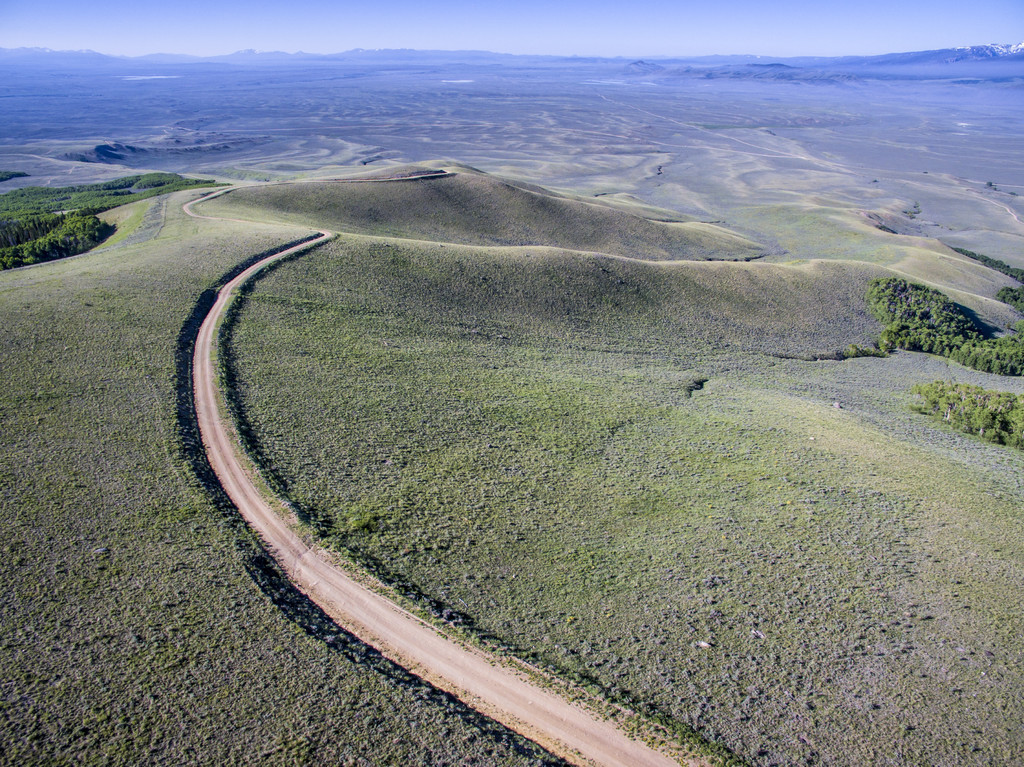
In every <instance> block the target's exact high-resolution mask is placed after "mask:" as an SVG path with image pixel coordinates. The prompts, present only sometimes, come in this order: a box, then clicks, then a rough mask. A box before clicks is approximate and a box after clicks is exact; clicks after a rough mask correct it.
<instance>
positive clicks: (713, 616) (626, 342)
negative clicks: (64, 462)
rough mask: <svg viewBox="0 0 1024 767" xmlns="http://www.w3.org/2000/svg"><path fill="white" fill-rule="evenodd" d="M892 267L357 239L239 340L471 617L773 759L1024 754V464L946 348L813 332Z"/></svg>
mask: <svg viewBox="0 0 1024 767" xmlns="http://www.w3.org/2000/svg"><path fill="white" fill-rule="evenodd" d="M877 274H878V271H877V270H876V269H875V268H873V267H867V266H856V265H850V264H841V263H838V264H835V263H834V264H822V263H812V264H808V265H802V266H781V265H762V264H680V265H669V266H666V265H663V264H660V265H659V264H651V263H641V262H637V261H631V260H623V259H614V258H603V257H598V258H595V257H591V256H585V255H577V254H571V253H564V252H559V251H552V250H530V249H527V250H513V249H478V248H477V249H474V248H457V247H453V246H450V245H445V246H438V245H426V244H420V245H417V244H410V243H408V242H405V243H403V242H398V241H374V240H369V239H366V238H358V237H347V238H343V239H342V240H341V241H338V242H335V243H332V244H331V245H329V246H327V247H324V248H321V249H318V250H317V251H316V252H313V253H310V254H309V255H306V256H303V257H301V258H299V259H296V260H294V261H292V262H290V263H287V264H284V265H282V266H280V267H279V268H276V269H275V270H274V271H273V272H272V273H271V274H270V275H268V276H266V277H265V278H263V279H261V280H259V282H258V283H257V284H256V286H255V288H254V290H253V292H252V293H251V294H250V295H249V296H248V297H247V298H246V300H245V303H244V304H243V305H242V306H241V311H240V313H239V315H238V318H237V325H236V326H235V328H234V330H233V334H232V336H231V338H230V343H229V346H228V349H227V351H228V353H229V355H230V358H231V360H232V364H233V374H234V376H235V379H236V381H237V384H238V389H237V396H238V403H239V405H240V407H241V412H242V414H243V417H244V419H245V421H246V424H247V427H248V428H249V429H251V434H252V439H253V442H254V447H255V449H256V450H257V452H258V454H259V455H260V456H261V458H262V463H263V468H264V471H265V472H266V473H267V474H268V475H270V476H271V478H272V479H273V480H274V481H275V482H276V483H277V484H278V486H279V487H281V488H283V490H284V492H285V493H286V494H287V496H288V497H289V498H290V499H291V500H292V501H293V502H294V503H295V504H296V506H297V507H298V508H299V509H300V510H302V511H303V512H304V513H307V514H309V515H310V517H311V520H312V521H313V523H314V525H315V526H316V527H318V528H319V530H320V532H321V533H322V535H323V536H324V537H325V539H326V540H327V541H328V542H329V543H331V544H332V545H334V546H336V547H338V548H340V549H342V550H344V551H347V552H349V553H351V554H352V555H354V556H355V557H356V558H357V559H360V560H361V561H363V562H364V563H366V564H367V565H368V566H370V567H371V568H373V569H375V570H376V571H377V572H378V573H380V574H381V575H383V576H384V577H385V578H386V579H388V580H389V581H391V582H392V583H394V584H396V585H397V586H398V587H399V588H400V590H403V591H404V592H405V593H407V594H409V595H410V596H411V597H413V598H416V599H420V600H421V601H422V603H423V604H424V606H425V607H427V608H428V609H432V610H434V611H435V612H436V613H437V614H438V615H440V616H442V617H444V618H447V619H448V620H451V621H452V622H454V623H458V624H461V625H463V626H468V627H469V628H470V629H471V630H473V631H476V632H478V633H479V634H480V635H481V636H482V637H485V638H489V640H490V641H492V642H494V643H496V644H498V645H500V646H506V647H509V648H512V649H513V650H514V651H515V652H517V653H520V654H522V655H524V656H526V657H529V658H532V659H534V660H535V661H536V662H538V663H540V664H542V665H544V666H547V667H550V668H552V669H554V670H556V672H557V673H559V674H562V675H564V676H566V677H570V678H574V679H577V680H579V681H581V682H583V683H584V684H587V685H588V686H590V687H591V688H592V689H594V690H597V691H599V692H600V693H601V694H603V695H605V696H607V697H609V698H611V699H615V700H619V701H623V702H626V703H629V704H631V705H634V706H636V707H637V708H639V709H640V710H643V711H645V712H647V713H648V714H650V715H655V716H659V717H662V718H664V719H665V720H666V721H667V722H669V723H670V724H671V725H672V726H674V727H676V728H678V731H679V732H680V733H681V734H682V736H684V737H685V733H687V732H690V731H696V732H697V733H699V734H700V735H701V736H703V737H706V738H709V739H711V740H713V741H715V742H716V743H719V744H722V745H724V746H725V747H727V748H728V749H730V750H732V751H733V752H735V753H736V754H738V755H739V756H740V757H743V758H745V759H748V760H750V761H752V762H754V763H765V764H767V763H814V762H818V761H821V762H826V763H834V764H866V763H878V762H884V761H887V760H895V761H902V762H910V763H918V762H927V763H935V764H964V763H969V764H997V763H1006V762H1008V761H1012V760H1013V759H1015V758H1016V755H1017V754H1019V753H1020V749H1021V747H1022V745H1024V743H1022V741H1021V735H1020V729H1019V726H1018V724H1019V722H1020V721H1021V718H1022V717H1024V706H1022V704H1021V703H1020V702H1019V701H1022V700H1024V694H1022V693H1024V678H1022V675H1021V672H1020V669H1021V668H1022V667H1024V656H1022V654H1021V651H1020V649H1019V642H1018V641H1017V639H1018V637H1017V633H1018V632H1017V631H1016V628H1015V626H1016V625H1017V624H1018V621H1017V618H1018V617H1019V616H1018V615H1017V613H1018V610H1017V606H1018V605H1019V594H1020V593H1021V589H1022V587H1024V582H1022V580H1021V576H1020V573H1021V567H1020V565H1021V562H1022V560H1024V520H1022V518H1021V515H1020V511H1019V509H1020V507H1021V504H1022V502H1024V486H1022V483H1021V480H1020V479H1019V478H1020V477H1021V476H1024V473H1022V471H1021V470H1022V469H1024V460H1022V458H1021V457H1020V456H1018V455H1016V454H1012V453H1009V451H1005V450H1003V451H1001V452H1000V449H999V448H997V447H989V446H985V445H978V444H976V443H973V442H971V441H969V439H968V438H966V437H958V436H956V435H954V434H951V433H949V432H948V431H946V430H941V429H939V430H936V429H933V428H931V427H928V426H925V425H923V422H922V421H921V420H920V419H919V416H914V415H913V414H912V413H910V411H909V408H908V407H907V405H908V404H909V401H908V399H907V397H908V395H907V394H906V393H905V389H906V388H908V387H909V385H910V384H911V383H915V382H924V381H928V380H934V379H935V378H936V377H939V376H940V375H941V374H940V373H939V372H938V371H940V370H942V369H944V368H943V367H942V365H943V363H941V362H940V361H937V360H934V359H929V358H927V357H924V356H922V355H911V354H905V353H904V354H900V355H897V356H895V357H893V358H889V359H884V360H883V359H875V358H862V359H855V360H850V361H847V362H809V361H802V360H800V359H794V358H795V357H806V358H808V359H813V358H819V357H827V356H829V355H831V354H833V353H834V352H836V351H839V350H842V349H843V348H845V347H846V346H847V345H848V344H850V343H868V342H869V340H870V339H871V337H872V336H873V335H874V334H877V332H878V331H879V330H880V326H879V325H878V324H877V323H876V322H875V321H873V320H872V319H871V318H870V317H869V316H868V315H867V313H866V306H865V305H864V301H863V295H864V291H865V290H866V287H867V283H868V281H869V280H870V279H871V278H872V277H873V276H876V275H877ZM956 375H958V376H964V377H968V378H971V380H986V377H985V376H984V375H983V374H980V373H972V372H969V371H962V372H957V373H956ZM972 377H973V378H972ZM705 379H706V382H705ZM701 382H703V383H701ZM698 383H700V387H701V388H698ZM833 401H838V402H840V403H841V405H842V408H841V409H837V408H835V407H833V406H832V403H833ZM894 755H895V756H894Z"/></svg>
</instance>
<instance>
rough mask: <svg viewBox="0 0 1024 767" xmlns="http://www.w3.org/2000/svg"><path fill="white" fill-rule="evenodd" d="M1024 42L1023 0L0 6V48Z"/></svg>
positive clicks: (121, 51)
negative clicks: (634, 5)
mask: <svg viewBox="0 0 1024 767" xmlns="http://www.w3.org/2000/svg"><path fill="white" fill-rule="evenodd" d="M41 20H45V24H43V23H40V21H41ZM1021 40H1024V4H1021V3H1019V2H1016V0H979V1H978V2H976V3H972V4H970V5H966V4H963V3H959V2H954V0H938V1H937V2H926V1H925V0H908V2H905V3H902V4H900V5H899V6H892V5H891V4H889V3H886V2H881V0H866V2H863V3H859V4H857V5H856V6H844V7H840V8H836V7H833V6H824V5H822V4H819V3H813V2H809V0H783V2H780V3H778V4H774V5H771V6H766V5H763V4H759V3H754V2H753V1H752V0H733V1H732V2H726V3H719V4H717V5H714V6H713V7H708V6H705V5H702V6H699V7H687V6H684V5H680V4H676V3H671V2H668V1H667V0H654V2H652V3H648V4H647V5H645V6H644V7H643V8H642V9H640V10H634V9H631V8H627V7H624V6H621V5H618V4H613V3H610V2H586V3H584V2H582V0H570V1H569V2H565V3H562V4H559V5H558V6H552V5H551V4H549V3H542V2H540V1H539V0H525V2H524V3H522V4H518V5H516V6H514V7H513V6H495V7H491V6H479V5H477V4H473V3H470V2H467V1H466V0H448V2H445V3H443V4H430V5H425V4H418V3H413V2H412V1H411V0H383V2H380V3H377V4H374V5H373V6H372V7H365V6H360V7H351V8H349V7H344V6H341V7H339V6H337V5H334V4H330V3H326V2H324V0H305V1H304V2H298V3H291V4H287V5H279V4H271V3H267V2H256V3H247V4H245V5H242V4H240V3H236V2H230V1H229V2H225V3H221V4H218V5H217V6H214V7H211V6H208V5H206V4H204V3H201V2H199V0H182V2H179V3H178V4H176V5H175V12H174V13H173V14H171V15H168V14H166V13H164V12H163V11H162V10H151V9H150V8H148V7H145V6H141V7H140V6H138V5H137V4H129V3H127V2H125V0H97V1H96V2H94V3H91V4H90V5H89V6H88V7H83V6H80V5H79V4H75V3H72V2H70V0H38V2H35V1H34V2H31V3H30V2H28V0H10V1H9V2H7V3H5V4H4V7H3V8H0V47H3V48H21V47H27V48H49V49H51V50H71V51H74V50H91V51H95V52H98V53H103V54H105V55H110V56H133V57H134V56H144V55H151V54H179V55H191V56H200V57H209V56H221V55H229V54H231V53H234V52H237V51H240V50H259V51H280V52H284V53H296V52H305V53H313V54H316V55H331V54H333V53H341V52H346V51H350V50H354V49H364V50H382V49H412V50H440V51H470V50H472V51H487V52H493V53H499V54H513V55H551V56H581V57H592V56H593V57H607V58H618V57H627V58H628V57H649V58H656V57H657V58H667V57H697V56H708V55H747V56H769V57H792V56H847V55H853V56H871V55H880V54H886V53H899V52H906V51H921V50H935V49H942V48H954V47H959V46H968V45H986V44H993V43H995V44H1016V43H1018V42H1020V41H1021Z"/></svg>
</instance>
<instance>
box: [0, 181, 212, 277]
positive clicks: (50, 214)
mask: <svg viewBox="0 0 1024 767" xmlns="http://www.w3.org/2000/svg"><path fill="white" fill-rule="evenodd" d="M21 175H25V174H21ZM0 180H4V179H2V178H0ZM215 185H216V184H215V182H213V181H209V180H205V179H191V178H183V177H182V176H179V175H177V174H175V173H147V174H145V175H142V176H128V177H126V178H120V179H116V180H114V181H106V182H104V183H101V184H87V185H83V186H67V187H56V188H50V187H41V186H32V187H25V188H24V189H15V190H12V191H10V192H7V193H6V194H4V195H0V269H12V268H14V267H17V266H28V265H29V264H37V263H40V262H42V261H52V260H54V259H56V258H66V257H68V256H74V255H77V254H79V253H84V252H85V251H87V250H90V249H92V248H94V247H96V246H97V245H98V244H99V243H101V242H102V241H103V240H104V239H106V238H107V237H109V236H110V235H111V234H113V232H114V227H113V226H111V225H110V224H106V223H103V222H102V221H100V220H99V219H98V218H97V217H96V214H97V213H100V212H102V211H104V210H110V209H111V208H116V207H118V206H120V205H126V204H128V203H130V202H135V201H136V200H144V199H146V198H149V197H155V196H157V195H160V194H167V193H168V192H177V191H180V190H182V189H191V188H195V187H204V186H215Z"/></svg>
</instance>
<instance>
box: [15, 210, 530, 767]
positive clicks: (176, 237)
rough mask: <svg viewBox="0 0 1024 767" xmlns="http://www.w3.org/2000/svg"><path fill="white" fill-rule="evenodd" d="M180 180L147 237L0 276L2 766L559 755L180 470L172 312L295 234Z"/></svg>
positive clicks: (187, 311) (184, 463)
mask: <svg viewBox="0 0 1024 767" xmlns="http://www.w3.org/2000/svg"><path fill="white" fill-rule="evenodd" d="M171 199H172V200H173V202H172V204H169V205H168V207H167V211H168V212H167V221H166V223H165V224H164V225H163V227H162V228H161V229H160V234H159V236H158V237H156V238H155V239H152V240H150V241H149V242H147V243H144V244H142V245H134V246H128V245H122V246H121V247H119V248H118V249H116V250H111V251H105V252H101V253H94V254H88V255H84V256H82V257H80V258H76V259H73V260H70V261H61V262H53V263H49V264H43V265H40V266H35V267H32V268H30V269H23V270H19V271H17V272H7V273H5V274H3V275H0V317H2V321H3V328H4V331H3V336H2V344H3V347H2V348H3V355H2V358H0V359H2V361H0V378H2V381H3V387H2V389H0V433H2V434H3V440H2V443H0V455H2V459H0V539H2V544H0V546H2V556H0V577H2V579H3V582H4V584H5V594H4V600H3V605H4V607H3V610H2V611H0V662H2V667H3V679H4V689H3V706H2V707H0V711H2V713H0V742H2V743H3V748H2V749H0V763H3V764H10V765H23V764H124V765H134V764H146V763H169V764H218V765H220V764H246V763H255V764H301V763H323V764H326V763H333V764H379V765H388V764H396V763H403V764H411V765H438V764H488V765H490V764H508V765H520V764H537V763H538V762H542V761H544V760H549V761H550V758H549V757H547V756H546V755H545V754H544V753H543V752H541V751H539V750H538V749H536V748H534V747H533V746H532V745H531V744H528V743H526V742H525V741H523V740H522V739H521V738H518V737H515V736H512V735H510V734H509V733H508V732H507V731H506V730H504V729H503V728H501V727H498V726H496V725H494V724H493V723H492V722H489V721H488V720H486V719H484V718H483V717H480V716H479V715H477V714H475V713H474V712H472V711H470V710H468V709H467V708H466V707H465V706H463V705H462V704H460V703H458V702H457V701H454V700H453V699H451V698H449V697H448V696H446V695H443V694H440V693H438V692H437V691H435V690H433V689H432V688H430V687H428V686H426V685H424V684H422V683H421V682H419V681H418V680H416V679H415V678H414V677H411V676H410V675H409V674H407V673H406V672H404V671H403V670H401V669H398V668H397V667H395V666H393V665H392V664H391V663H389V662H387V661H384V660H382V659H381V658H380V657H379V656H377V655H376V654H375V653H374V652H373V651H370V650H368V649H367V648H366V647H365V646H363V645H361V644H360V643H358V642H355V641H354V640H352V639H351V638H350V637H349V636H348V635H347V634H345V633H344V632H342V631H340V630H338V629H337V627H335V626H334V625H333V624H332V623H331V622H330V621H329V620H327V619H326V618H325V617H324V616H323V614H322V613H320V612H319V611H318V610H316V609H314V608H312V607H311V606H310V605H309V603H308V602H307V601H306V600H305V599H304V598H303V597H302V596H301V595H299V594H298V593H297V592H295V591H294V590H293V589H291V588H290V587H289V585H288V584H287V582H286V581H285V580H284V578H283V576H282V575H281V573H280V572H279V571H278V570H277V569H276V568H275V567H274V566H273V564H272V563H271V562H270V561H269V559H268V558H267V557H266V555H265V554H264V553H263V551H262V550H261V548H260V547H259V545H258V544H257V542H256V541H255V539H254V536H253V535H252V534H251V533H250V532H249V531H248V530H247V528H246V527H245V526H244V524H242V522H241V520H240V519H239V518H238V516H237V514H235V513H234V512H232V511H230V510H229V509H225V508H223V506H222V505H221V504H220V502H218V500H217V499H218V496H216V495H215V494H214V495H211V494H210V493H209V492H208V491H207V489H205V488H204V487H203V486H202V485H201V483H200V480H199V478H197V475H196V474H195V473H193V471H192V470H191V469H190V468H189V461H188V460H187V459H188V457H189V456H193V457H194V455H195V452H194V443H190V444H191V445H192V452H189V451H188V450H186V448H188V447H189V445H188V444H184V443H183V440H184V439H186V437H187V435H183V433H182V431H181V424H180V423H179V419H178V407H179V405H181V401H180V400H179V394H180V392H181V391H182V389H181V388H180V387H181V386H182V385H183V381H182V380H181V378H180V372H181V371H180V367H179V366H178V363H179V362H180V361H181V357H180V352H181V351H187V349H186V350H182V349H179V336H180V334H181V333H182V328H183V326H185V325H186V324H187V321H188V320H189V318H190V315H191V314H192V311H193V307H194V306H195V305H197V303H202V300H203V299H204V296H209V294H208V293H206V292H205V291H207V290H208V289H210V288H211V287H213V286H214V285H216V284H217V283H218V281H219V280H220V279H221V277H222V275H224V274H225V273H226V272H228V271H230V270H232V269H233V268H235V267H236V266H237V264H239V263H240V262H242V261H244V260H247V259H249V258H250V257H251V256H252V255H254V254H256V253H259V252H261V251H265V250H267V249H270V248H274V247H278V246H279V245H280V244H282V243H284V242H287V241H291V240H294V239H296V237H299V236H301V235H302V234H303V232H302V231H301V230H299V231H297V230H295V229H293V228H284V227H275V226H262V225H258V224H252V225H245V226H240V225H234V224H216V223H213V222H208V221H203V222H197V221H193V220H191V219H186V218H185V217H184V215H183V214H182V213H181V212H180V204H181V203H182V202H183V201H184V199H185V198H184V197H181V196H178V197H175V198H171ZM186 335H187V334H186ZM176 354H178V355H179V356H178V357H177V360H176Z"/></svg>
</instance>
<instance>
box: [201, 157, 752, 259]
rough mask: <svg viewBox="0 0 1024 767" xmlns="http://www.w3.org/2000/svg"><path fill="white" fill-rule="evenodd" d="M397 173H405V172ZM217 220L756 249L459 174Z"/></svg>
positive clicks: (621, 248)
mask: <svg viewBox="0 0 1024 767" xmlns="http://www.w3.org/2000/svg"><path fill="white" fill-rule="evenodd" d="M394 172H399V173H400V172H402V169H399V170H398V171H394ZM202 210H203V211H204V212H206V213H207V214H208V215H216V216H224V217H229V218H247V217H250V216H257V217H258V218H259V219H260V220H273V221H279V222H286V223H294V224H302V225H305V226H313V225H315V226H322V227H326V228H329V229H332V230H337V231H343V232H352V233H359V234H369V235H382V236H389V237H403V238H411V239H422V240H431V241H441V242H452V243H461V244H472V245H550V246H555V247H560V248H570V249H573V250H585V251H593V252H600V253H607V254H610V255H618V256H628V257H631V258H639V259H645V260H655V261H661V260H677V259H685V260H705V259H727V260H737V259H739V260H743V259H750V258H756V257H757V256H759V255H760V254H761V253H762V252H763V248H761V247H760V246H759V245H758V244H757V243H754V242H752V241H750V240H748V239H746V238H743V237H741V236H740V235H737V234H735V233H732V232H729V231H728V230H725V229H722V228H720V227H716V226H713V225H709V224H703V223H699V222H686V221H683V220H676V221H658V220H652V219H650V218H646V217H644V216H641V215H638V214H637V213H635V212H632V211H629V210H625V209H620V208H617V207H611V206H609V205H608V204H598V203H592V202H585V201H581V200H578V199H574V198H569V197H564V196H560V195H556V194H554V193H553V192H549V191H547V190H542V189H540V188H539V187H532V186H529V185H525V184H515V183H512V182H508V181H503V180H501V179H498V178H495V177H492V176H488V175H486V174H483V173H479V172H475V171H472V170H468V169H465V168H462V167H459V168H458V169H457V170H456V171H455V172H453V173H452V174H450V175H448V176H445V177H442V178H424V179H418V180H408V181H401V182H393V183H358V182H355V183H351V182H310V183H303V184H282V185H267V186H259V187H247V188H243V189H238V190H235V191H233V192H231V193H230V194H227V195H224V196H222V197H219V198H217V199H216V200H211V201H210V202H208V203H204V204H203V206H202Z"/></svg>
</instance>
